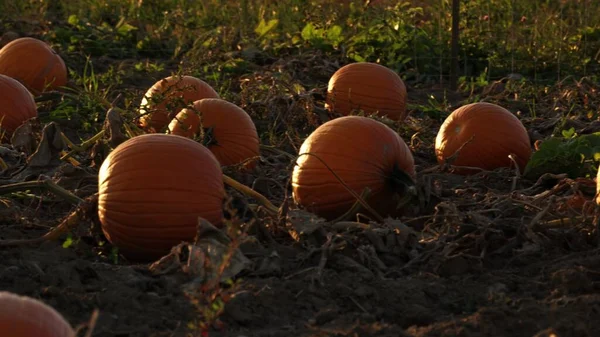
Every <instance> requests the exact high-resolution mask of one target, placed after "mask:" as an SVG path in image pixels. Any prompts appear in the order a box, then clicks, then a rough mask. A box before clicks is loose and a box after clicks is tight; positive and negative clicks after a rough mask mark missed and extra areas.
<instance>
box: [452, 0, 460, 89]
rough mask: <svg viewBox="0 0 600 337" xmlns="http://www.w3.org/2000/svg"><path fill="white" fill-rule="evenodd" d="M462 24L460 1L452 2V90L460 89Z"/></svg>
mask: <svg viewBox="0 0 600 337" xmlns="http://www.w3.org/2000/svg"><path fill="white" fill-rule="evenodd" d="M459 22H460V0H452V42H451V48H452V50H451V58H452V59H451V66H450V89H452V90H456V89H457V88H458V38H459V34H458V23H459Z"/></svg>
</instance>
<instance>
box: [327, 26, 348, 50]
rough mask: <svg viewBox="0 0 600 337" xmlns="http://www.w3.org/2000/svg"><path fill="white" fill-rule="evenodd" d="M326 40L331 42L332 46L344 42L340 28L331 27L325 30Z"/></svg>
mask: <svg viewBox="0 0 600 337" xmlns="http://www.w3.org/2000/svg"><path fill="white" fill-rule="evenodd" d="M327 40H328V41H329V42H331V43H332V44H333V45H334V46H336V45H338V44H339V43H340V42H342V41H343V40H344V37H343V36H342V27H340V26H338V25H333V26H331V27H329V29H328V30H327Z"/></svg>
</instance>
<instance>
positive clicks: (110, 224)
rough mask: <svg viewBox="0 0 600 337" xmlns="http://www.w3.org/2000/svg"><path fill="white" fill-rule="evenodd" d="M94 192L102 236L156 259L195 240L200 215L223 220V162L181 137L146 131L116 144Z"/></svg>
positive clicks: (128, 252) (133, 254) (132, 253)
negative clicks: (180, 244) (180, 245)
mask: <svg viewBox="0 0 600 337" xmlns="http://www.w3.org/2000/svg"><path fill="white" fill-rule="evenodd" d="M98 193H99V200H98V215H99V218H100V222H101V224H102V230H103V232H104V234H105V235H106V238H107V239H108V240H109V241H110V242H111V243H112V244H113V245H114V246H116V247H118V248H119V251H120V252H121V253H122V254H123V255H124V256H126V257H128V258H130V259H133V260H150V259H156V258H159V257H161V256H163V255H165V254H167V253H168V252H169V250H170V249H171V247H173V246H175V245H177V244H179V243H180V242H181V241H186V240H187V241H191V240H193V239H194V237H195V235H196V228H197V224H198V217H203V218H205V219H206V220H208V221H209V222H211V223H212V224H213V225H215V226H219V225H220V224H221V223H222V218H223V210H222V203H223V200H224V197H225V190H224V185H223V176H222V171H221V166H220V165H219V162H218V161H217V159H216V158H215V157H214V155H213V154H212V153H211V152H210V151H209V150H208V149H207V148H206V147H204V146H202V145H201V144H199V143H197V142H194V141H193V140H191V139H188V138H185V137H181V136H176V135H166V134H160V133H154V134H144V135H141V136H137V137H133V138H131V139H129V140H127V141H125V142H124V143H122V144H121V145H119V146H118V147H117V148H116V149H115V150H113V152H111V153H110V154H109V155H108V157H107V158H106V159H105V161H104V162H103V163H102V166H101V167H100V172H99V175H98Z"/></svg>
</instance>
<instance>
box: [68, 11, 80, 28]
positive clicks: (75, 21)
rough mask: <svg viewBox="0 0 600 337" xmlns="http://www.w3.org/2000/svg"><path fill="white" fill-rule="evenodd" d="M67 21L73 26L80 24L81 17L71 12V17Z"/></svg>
mask: <svg viewBox="0 0 600 337" xmlns="http://www.w3.org/2000/svg"><path fill="white" fill-rule="evenodd" d="M67 22H68V23H69V24H70V25H72V26H78V25H79V18H78V17H77V15H75V14H71V15H69V19H68V20H67Z"/></svg>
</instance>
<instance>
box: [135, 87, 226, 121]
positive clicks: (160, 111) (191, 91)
mask: <svg viewBox="0 0 600 337" xmlns="http://www.w3.org/2000/svg"><path fill="white" fill-rule="evenodd" d="M203 98H219V94H218V93H217V92H216V91H215V89H213V88H212V87H211V86H210V85H209V84H208V83H206V82H204V81H202V80H201V79H199V78H196V77H193V76H169V77H167V78H163V79H162V80H160V81H158V82H156V83H154V85H153V86H152V87H150V89H148V91H147V92H146V94H145V95H144V98H143V99H142V102H141V104H140V114H142V117H140V125H141V127H142V128H144V129H145V130H146V131H148V132H160V131H161V130H162V129H163V128H164V127H165V126H167V125H168V124H169V122H170V121H171V120H172V119H173V117H175V115H176V114H177V113H178V112H179V111H181V109H183V108H185V107H186V106H187V105H188V104H190V103H192V102H194V101H197V100H200V99H203Z"/></svg>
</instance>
